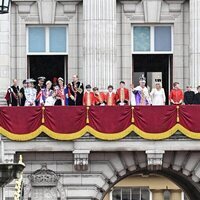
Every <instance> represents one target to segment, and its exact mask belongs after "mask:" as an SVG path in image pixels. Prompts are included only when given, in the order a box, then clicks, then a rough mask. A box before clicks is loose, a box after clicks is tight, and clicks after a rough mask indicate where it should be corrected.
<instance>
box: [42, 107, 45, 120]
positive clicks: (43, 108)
mask: <svg viewBox="0 0 200 200" xmlns="http://www.w3.org/2000/svg"><path fill="white" fill-rule="evenodd" d="M44 110H45V107H44V106H43V107H42V124H44V122H45V119H44Z"/></svg>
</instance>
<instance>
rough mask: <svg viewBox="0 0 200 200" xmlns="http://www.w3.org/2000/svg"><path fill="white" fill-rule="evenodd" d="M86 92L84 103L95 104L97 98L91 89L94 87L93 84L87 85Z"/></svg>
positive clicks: (87, 104)
mask: <svg viewBox="0 0 200 200" xmlns="http://www.w3.org/2000/svg"><path fill="white" fill-rule="evenodd" d="M85 88H86V92H85V93H84V95H83V105H84V106H94V105H95V99H94V93H93V92H92V91H91V89H92V87H91V85H86V87H85Z"/></svg>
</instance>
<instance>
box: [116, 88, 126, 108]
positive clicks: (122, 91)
mask: <svg viewBox="0 0 200 200" xmlns="http://www.w3.org/2000/svg"><path fill="white" fill-rule="evenodd" d="M128 101H129V90H128V89H126V88H119V89H117V92H116V103H117V104H119V103H125V104H128Z"/></svg>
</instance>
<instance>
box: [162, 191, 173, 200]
mask: <svg viewBox="0 0 200 200" xmlns="http://www.w3.org/2000/svg"><path fill="white" fill-rule="evenodd" d="M163 197H164V200H170V197H171V192H170V191H169V190H168V188H166V190H165V191H164V192H163Z"/></svg>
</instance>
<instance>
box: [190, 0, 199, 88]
mask: <svg viewBox="0 0 200 200" xmlns="http://www.w3.org/2000/svg"><path fill="white" fill-rule="evenodd" d="M199 10H200V0H190V83H191V85H192V87H194V88H196V87H197V86H198V85H200V14H199Z"/></svg>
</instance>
